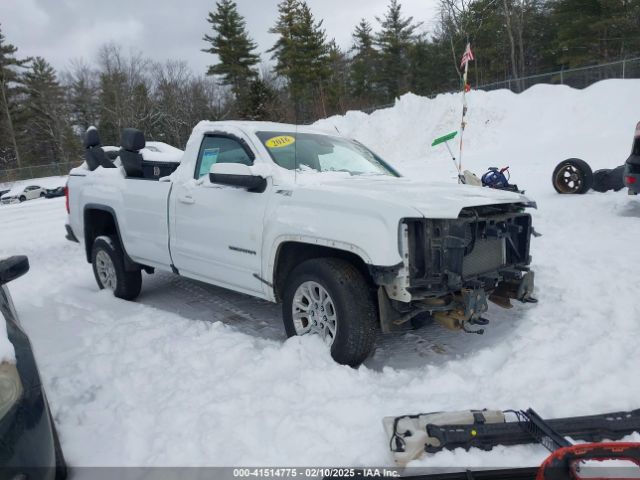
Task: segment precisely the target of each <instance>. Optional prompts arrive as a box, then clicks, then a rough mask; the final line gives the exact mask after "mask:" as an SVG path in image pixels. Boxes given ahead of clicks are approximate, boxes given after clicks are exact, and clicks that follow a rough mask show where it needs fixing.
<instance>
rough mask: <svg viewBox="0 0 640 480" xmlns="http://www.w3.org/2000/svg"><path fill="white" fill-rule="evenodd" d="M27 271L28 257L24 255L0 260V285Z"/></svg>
mask: <svg viewBox="0 0 640 480" xmlns="http://www.w3.org/2000/svg"><path fill="white" fill-rule="evenodd" d="M28 271H29V259H28V258H27V257H26V256H24V255H16V256H14V257H9V258H5V259H4V260H0V285H4V284H5V283H9V282H10V281H11V280H15V279H16V278H18V277H21V276H22V275H24V274H25V273H27V272H28Z"/></svg>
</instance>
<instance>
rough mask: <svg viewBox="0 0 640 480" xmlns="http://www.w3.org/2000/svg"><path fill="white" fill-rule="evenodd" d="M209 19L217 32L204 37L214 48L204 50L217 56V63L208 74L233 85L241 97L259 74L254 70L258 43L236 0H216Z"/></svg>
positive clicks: (210, 68)
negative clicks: (248, 31)
mask: <svg viewBox="0 0 640 480" xmlns="http://www.w3.org/2000/svg"><path fill="white" fill-rule="evenodd" d="M207 22H209V23H210V24H211V29H212V30H213V32H214V35H205V36H204V38H203V40H204V41H206V42H208V43H210V44H211V47H210V48H207V49H204V50H203V51H204V52H207V53H211V54H214V55H217V56H218V63H217V64H215V65H211V66H210V67H209V70H208V71H207V75H220V76H221V77H222V83H223V84H224V85H228V86H230V87H231V89H232V91H233V93H234V94H235V95H236V97H237V98H239V97H241V96H242V94H243V93H244V92H245V90H246V89H247V86H248V85H249V84H250V83H251V81H252V80H253V79H255V78H256V76H257V74H256V71H255V69H254V66H255V65H256V64H257V63H258V61H259V56H258V55H257V54H256V53H255V50H256V48H257V45H256V44H255V43H254V42H253V40H251V38H250V37H249V34H248V33H247V31H246V23H245V20H244V18H243V17H242V16H241V15H240V14H239V13H238V9H237V5H236V3H235V2H234V1H233V0H220V1H219V2H217V3H216V11H215V12H211V13H209V18H208V19H207Z"/></svg>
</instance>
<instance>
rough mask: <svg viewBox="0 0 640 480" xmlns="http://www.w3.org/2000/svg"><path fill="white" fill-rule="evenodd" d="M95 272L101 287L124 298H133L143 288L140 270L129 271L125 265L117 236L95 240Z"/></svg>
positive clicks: (92, 261)
mask: <svg viewBox="0 0 640 480" xmlns="http://www.w3.org/2000/svg"><path fill="white" fill-rule="evenodd" d="M91 263H92V265H93V274H94V276H95V277H96V282H97V283H98V287H100V289H101V290H102V289H105V288H106V289H108V290H111V291H113V294H114V295H115V296H116V297H118V298H122V299H124V300H133V299H135V298H136V297H137V296H138V295H139V294H140V290H141V288H142V273H141V272H140V270H139V269H138V270H134V271H127V270H125V267H124V251H123V250H122V247H121V246H120V243H119V242H118V239H117V238H115V237H107V236H100V237H97V238H96V239H95V241H94V242H93V249H92V251H91Z"/></svg>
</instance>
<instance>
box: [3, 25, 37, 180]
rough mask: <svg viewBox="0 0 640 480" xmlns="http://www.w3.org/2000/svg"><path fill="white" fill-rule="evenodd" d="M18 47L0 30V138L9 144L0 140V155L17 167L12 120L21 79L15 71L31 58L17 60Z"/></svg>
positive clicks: (19, 164) (14, 132)
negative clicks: (10, 160) (11, 160)
mask: <svg viewBox="0 0 640 480" xmlns="http://www.w3.org/2000/svg"><path fill="white" fill-rule="evenodd" d="M17 51H18V49H17V48H16V47H15V46H13V45H11V44H10V43H6V42H5V37H4V35H3V34H2V31H1V30H0V110H1V115H2V123H0V133H2V135H0V138H9V144H7V145H5V144H3V143H4V142H2V141H0V155H2V156H3V157H4V159H5V162H8V161H9V160H7V159H8V158H13V159H15V162H16V164H17V165H18V168H19V167H20V166H21V161H20V151H19V148H18V139H17V134H16V131H17V129H16V125H15V121H14V116H15V110H16V103H17V97H18V94H19V92H20V90H21V83H22V80H21V78H20V75H19V73H18V71H17V69H19V68H23V67H25V66H26V65H27V64H28V63H29V61H30V60H31V59H29V58H27V59H22V60H19V59H17V58H16V56H15V54H16V52H17Z"/></svg>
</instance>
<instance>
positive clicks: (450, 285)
mask: <svg viewBox="0 0 640 480" xmlns="http://www.w3.org/2000/svg"><path fill="white" fill-rule="evenodd" d="M405 224H406V225H407V233H408V249H409V252H408V253H409V273H410V278H409V283H410V290H413V291H415V290H420V291H422V292H426V293H428V294H433V295H439V294H445V293H447V292H451V291H456V290H458V289H460V288H462V287H463V286H464V285H466V284H469V283H470V282H476V283H477V282H478V281H479V282H482V283H484V284H489V283H491V284H492V285H495V284H496V283H497V282H498V281H500V280H501V279H502V277H503V276H504V274H505V272H506V271H508V270H510V271H517V270H524V269H526V268H527V266H528V265H529V263H530V257H529V247H530V239H531V216H530V215H529V214H527V213H523V212H522V211H515V212H514V211H505V209H504V207H503V209H501V208H495V209H491V208H488V207H484V208H483V209H482V210H481V209H464V210H463V211H462V213H461V215H460V217H458V218H457V219H455V220H431V219H406V220H405Z"/></svg>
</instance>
